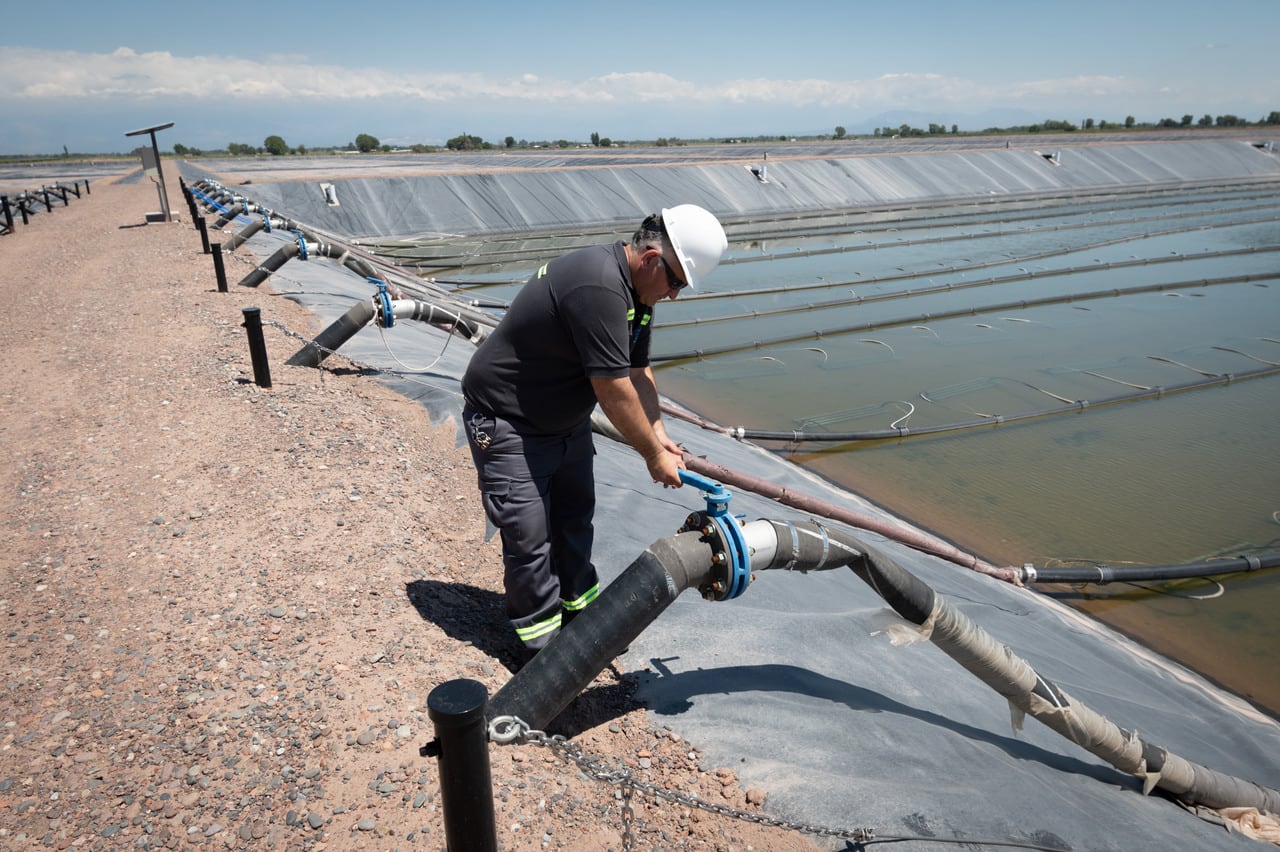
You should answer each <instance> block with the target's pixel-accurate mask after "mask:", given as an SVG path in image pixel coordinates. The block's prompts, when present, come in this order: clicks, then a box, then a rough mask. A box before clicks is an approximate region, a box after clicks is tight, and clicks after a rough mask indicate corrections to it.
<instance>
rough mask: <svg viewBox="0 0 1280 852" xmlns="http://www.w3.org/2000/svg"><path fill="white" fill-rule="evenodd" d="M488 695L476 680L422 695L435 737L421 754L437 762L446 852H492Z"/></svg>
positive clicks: (494, 836)
mask: <svg viewBox="0 0 1280 852" xmlns="http://www.w3.org/2000/svg"><path fill="white" fill-rule="evenodd" d="M488 697H489V695H488V692H487V691H486V690H485V688H484V684H482V683H480V682H479V681H474V680H467V679H460V680H451V681H448V682H446V683H442V684H440V685H439V686H437V687H436V688H435V689H433V690H431V693H430V694H429V695H428V696H427V715H428V716H430V717H431V721H432V723H433V724H434V725H435V729H436V738H435V740H433V741H432V742H431V743H429V744H428V745H425V746H423V747H422V749H421V754H422V755H423V756H424V757H436V758H439V763H440V799H441V805H442V806H443V809H444V835H445V847H446V848H448V849H449V852H469V850H476V852H494V850H496V849H497V848H498V835H497V830H496V829H495V828H494V821H493V778H492V776H491V775H490V771H489V738H488V735H487V729H488V723H487V721H486V720H485V706H486V705H487V703H488Z"/></svg>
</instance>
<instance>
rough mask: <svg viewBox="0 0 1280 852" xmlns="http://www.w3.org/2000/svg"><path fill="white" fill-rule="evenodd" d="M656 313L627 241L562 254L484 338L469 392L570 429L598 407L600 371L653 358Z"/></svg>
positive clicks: (484, 405) (467, 382) (540, 428)
mask: <svg viewBox="0 0 1280 852" xmlns="http://www.w3.org/2000/svg"><path fill="white" fill-rule="evenodd" d="M651 317H652V309H650V308H648V307H646V306H645V305H642V304H640V303H639V301H638V300H637V298H636V293H635V290H634V289H633V288H632V286H631V272H630V269H629V268H628V267H627V255H626V250H625V247H624V245H623V243H621V242H617V243H614V244H612V245H600V246H591V247H590V248H585V249H579V250H578V251H575V252H571V253H570V254H566V255H564V256H562V257H558V258H556V259H555V260H553V261H551V262H549V263H547V264H544V265H543V266H542V267H540V268H539V269H538V271H537V272H535V273H534V275H533V277H532V278H530V279H529V280H528V282H526V283H525V285H524V286H523V287H521V288H520V292H519V293H517V294H516V297H515V299H513V300H512V302H511V307H510V308H509V309H508V310H507V313H506V316H504V317H503V318H502V321H501V322H500V323H498V327H497V328H496V329H495V330H494V332H493V333H492V334H491V335H489V337H488V338H487V339H486V340H485V341H484V343H482V344H480V347H479V348H478V349H477V350H476V352H475V354H474V355H473V356H472V357H471V363H470V364H469V365H468V366H467V371H466V373H465V374H464V375H463V377H462V392H463V393H464V394H465V395H466V398H467V400H468V402H470V403H471V404H472V405H473V406H475V407H477V408H480V409H482V410H484V411H487V412H489V413H490V414H496V415H498V416H499V417H502V418H503V419H505V420H510V421H512V422H513V423H515V424H516V426H517V427H518V428H520V429H522V430H524V431H528V432H531V433H535V434H543V435H549V434H560V433H565V432H569V431H571V430H572V429H573V428H574V427H576V426H578V425H580V424H581V423H582V421H583V420H585V419H586V418H588V417H590V416H591V410H592V409H593V408H594V407H595V404H596V396H595V391H593V390H592V388H591V381H590V380H591V379H592V378H621V377H623V376H626V375H627V374H628V372H629V371H630V370H631V368H633V367H646V366H648V365H649V336H650V329H651V324H650V319H651Z"/></svg>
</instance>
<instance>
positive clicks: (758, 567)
mask: <svg viewBox="0 0 1280 852" xmlns="http://www.w3.org/2000/svg"><path fill="white" fill-rule="evenodd" d="M700 521H701V519H697V520H695V516H693V515H691V516H690V519H689V521H687V522H686V525H685V527H684V528H683V530H684V531H682V532H680V533H678V534H677V535H675V536H672V537H669V538H664V539H660V540H658V541H656V542H654V543H653V544H651V545H650V546H649V547H648V548H647V549H646V550H645V551H644V552H643V553H642V554H640V556H639V557H638V558H637V559H636V560H635V561H633V562H632V563H631V565H630V566H628V567H627V568H626V569H625V570H624V571H623V572H622V574H620V575H619V576H618V578H617V579H616V580H614V581H613V582H612V583H610V584H609V585H608V586H607V587H606V588H605V589H604V590H603V591H602V592H601V594H600V596H599V597H598V598H597V599H596V600H595V602H594V603H592V605H591V606H590V607H588V608H587V609H585V610H584V611H582V612H581V613H580V614H579V615H578V617H577V618H575V619H574V620H573V621H572V622H570V623H569V624H568V625H566V626H565V627H564V628H562V629H561V631H560V633H559V634H558V635H557V636H556V637H555V638H554V639H553V640H552V641H551V642H550V643H549V644H548V645H547V646H546V647H545V648H544V649H543V650H542V651H541V652H540V653H538V654H537V655H536V656H535V657H534V658H533V659H532V660H530V661H529V663H527V664H526V665H525V666H524V667H523V668H522V669H520V671H518V672H517V673H516V674H515V675H514V676H513V677H512V678H511V680H510V681H508V682H507V684H506V685H505V686H503V687H502V689H500V690H499V691H498V692H497V694H495V695H494V697H493V699H492V701H491V702H490V703H489V706H488V711H487V712H488V717H489V719H490V720H491V731H492V735H493V738H494V739H495V740H498V741H508V740H510V739H514V737H515V736H517V735H518V732H519V726H520V725H521V724H523V725H527V726H529V727H530V728H532V729H542V728H545V727H546V726H547V725H548V724H549V723H550V722H551V721H552V720H554V719H555V717H556V716H557V715H559V713H560V712H561V711H562V710H563V709H564V708H565V707H567V706H568V705H569V703H570V702H571V701H573V699H574V698H576V697H577V696H578V695H579V694H580V693H581V692H582V691H583V690H584V689H585V688H586V687H587V686H588V685H589V684H590V683H591V681H592V680H593V679H594V678H595V677H596V676H597V675H598V674H600V672H602V671H603V670H604V669H605V667H606V666H607V665H608V664H609V662H610V661H611V660H612V659H613V658H614V657H615V656H616V655H618V654H619V653H622V652H623V650H624V649H625V648H626V647H628V646H629V645H630V643H631V642H632V641H633V640H634V639H636V638H637V637H638V636H639V635H640V633H641V632H643V631H644V629H645V628H646V627H648V626H649V624H651V623H652V622H653V621H654V619H656V618H657V617H658V615H660V614H661V613H662V612H663V610H665V609H666V608H667V607H668V606H670V604H671V603H672V602H674V601H675V599H676V598H677V597H678V596H679V595H680V594H681V593H682V592H684V591H685V590H686V589H689V588H698V589H699V590H700V591H701V592H702V593H703V596H704V597H711V596H712V595H711V594H710V593H709V589H710V588H711V587H712V586H713V585H714V584H715V583H716V582H718V580H717V578H718V576H719V575H720V572H721V571H722V565H723V563H722V561H717V556H723V548H724V547H725V542H723V541H720V540H717V536H716V534H715V533H714V532H712V531H711V530H709V529H707V528H703V529H701V530H697V529H695V530H690V529H689V527H691V526H695V527H696V526H697V525H698V523H699V522H700ZM731 522H732V523H738V521H736V520H735V519H731ZM742 536H743V539H744V540H745V541H746V543H747V545H748V549H749V559H750V567H751V570H752V571H753V572H754V571H765V570H789V571H799V572H802V573H805V572H808V571H816V570H831V569H834V568H838V567H842V566H845V565H847V566H849V567H850V568H851V569H852V570H853V571H854V573H855V574H857V576H858V577H859V578H861V579H862V580H863V581H864V582H866V583H867V585H868V586H870V587H871V589H873V590H874V591H875V592H876V593H877V594H878V595H879V596H880V597H881V598H883V599H884V600H885V602H886V603H888V604H889V605H890V606H891V607H892V608H893V610H894V611H895V612H896V613H897V614H898V615H899V616H901V617H902V618H903V619H905V620H906V621H907V622H909V624H910V625H911V627H910V628H907V630H908V635H909V636H911V638H913V639H916V640H920V639H926V638H927V639H929V640H930V641H932V642H933V643H934V644H935V645H937V646H938V647H939V648H940V649H942V650H943V651H944V652H945V653H946V654H947V655H948V656H950V657H951V658H952V659H953V660H955V661H956V662H958V663H959V664H960V665H961V666H962V667H964V668H965V669H967V670H968V671H969V672H970V673H972V674H973V675H974V676H976V677H977V678H978V679H979V680H981V681H982V682H983V683H985V684H987V685H988V686H990V687H991V688H992V689H994V690H995V691H996V692H997V693H999V694H1000V695H1002V696H1004V698H1005V699H1006V700H1008V702H1009V703H1010V705H1011V707H1012V708H1013V709H1014V711H1015V712H1014V717H1013V718H1014V726H1015V729H1018V728H1020V727H1021V720H1022V718H1023V714H1029V715H1031V716H1033V717H1034V718H1035V719H1037V720H1038V721H1040V722H1041V723H1043V724H1044V725H1046V726H1047V727H1049V728H1051V729H1052V730H1054V731H1056V732H1058V733H1059V734H1061V735H1062V736H1064V737H1066V738H1067V739H1068V740H1070V741H1071V742H1073V743H1075V744H1076V745H1078V746H1080V747H1081V748H1083V749H1085V750H1086V751H1088V752H1090V753H1091V754H1093V755H1095V756H1096V757H1099V758H1101V759H1103V760H1105V761H1107V762H1108V763H1109V764H1110V765H1112V766H1113V767H1115V768H1117V769H1119V770H1121V771H1124V772H1127V773H1129V774H1131V775H1135V776H1137V777H1138V778H1140V779H1141V780H1142V782H1143V793H1144V794H1149V793H1150V792H1151V791H1152V790H1154V789H1159V790H1161V791H1163V792H1165V793H1168V794H1170V795H1171V796H1173V797H1174V798H1176V799H1177V800H1178V801H1180V802H1183V803H1185V804H1188V805H1203V806H1206V807H1208V808H1212V809H1215V810H1219V809H1224V808H1231V807H1246V808H1248V807H1251V808H1257V809H1258V810H1259V811H1262V812H1265V813H1270V814H1280V792H1278V791H1276V790H1274V789H1271V788H1268V787H1265V786H1263V785H1261V784H1257V783H1255V782H1252V781H1247V780H1244V779H1240V778H1236V777H1234V776H1231V775H1226V774H1224V773H1221V772H1218V771H1216V770H1213V769H1209V768H1208V767H1205V766H1202V765H1200V764H1197V763H1194V762H1192V761H1189V760H1186V759H1185V758H1182V757H1180V756H1178V755H1177V754H1175V753H1173V752H1172V751H1169V750H1168V749H1166V748H1164V747H1162V746H1159V745H1155V744H1152V743H1149V742H1147V741H1145V740H1143V739H1142V738H1141V737H1140V736H1139V735H1138V733H1137V732H1136V731H1135V730H1126V729H1124V728H1121V727H1119V726H1118V725H1116V724H1115V723H1113V722H1111V721H1110V720H1108V719H1107V718H1106V717H1104V716H1102V715H1101V714H1099V713H1097V712H1096V711H1094V710H1092V709H1090V708H1089V707H1087V706H1086V705H1084V704H1082V703H1080V702H1079V701H1076V700H1075V699H1073V698H1072V697H1071V696H1070V695H1068V694H1067V693H1066V692H1064V691H1063V690H1062V689H1061V688H1060V687H1058V686H1057V685H1055V684H1054V683H1053V682H1052V681H1050V680H1048V679H1047V678H1045V677H1043V676H1041V675H1040V674H1039V673H1038V672H1036V670H1035V669H1034V668H1032V666H1031V665H1030V664H1028V663H1027V662H1026V661H1024V660H1022V659H1021V658H1019V657H1018V656H1017V655H1016V654H1014V653H1013V652H1012V650H1010V649H1009V648H1008V647H1007V646H1005V645H1003V644H1001V643H999V642H997V641H996V640H995V639H994V638H992V637H991V636H990V635H989V634H987V633H986V631H984V630H983V629H982V628H981V627H980V626H978V625H977V624H975V623H974V622H973V621H972V620H971V619H969V618H968V616H966V615H964V614H963V613H961V612H960V611H959V610H957V609H956V608H955V607H953V606H952V605H951V604H950V603H949V602H947V601H946V600H945V599H944V598H943V597H942V596H941V595H938V594H937V593H936V592H935V591H934V590H933V589H932V588H931V587H930V586H929V585H928V584H926V583H925V582H923V581H922V580H920V579H919V578H917V577H916V576H914V575H913V574H911V573H910V572H909V571H907V570H906V569H904V568H902V567H901V566H899V565H898V564H897V563H896V562H894V561H893V560H892V559H890V558H889V557H888V556H886V555H885V554H883V553H880V552H878V551H876V550H874V549H872V548H869V547H867V546H866V545H865V544H864V543H863V542H861V541H860V540H859V539H857V538H855V537H854V536H852V535H848V534H846V533H843V532H841V531H839V530H833V529H829V528H827V527H824V526H822V525H821V524H819V523H817V522H815V521H800V522H789V521H768V520H760V521H754V522H751V523H747V524H743V525H742ZM895 644H900V641H897V640H895Z"/></svg>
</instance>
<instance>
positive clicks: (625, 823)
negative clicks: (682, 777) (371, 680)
mask: <svg viewBox="0 0 1280 852" xmlns="http://www.w3.org/2000/svg"><path fill="white" fill-rule="evenodd" d="M489 739H490V740H492V741H493V742H495V743H498V744H500V745H510V744H522V745H536V746H542V747H544V748H549V749H551V750H552V751H553V752H555V753H556V754H557V755H559V756H560V757H562V758H564V759H565V760H566V761H567V762H570V763H573V764H574V765H576V766H577V767H578V768H579V769H581V770H582V772H583V774H585V775H587V776H588V777H590V778H594V779H595V780H597V781H602V782H604V783H606V784H618V785H621V786H622V848H623V849H624V850H628V852H629V850H631V849H632V848H633V847H632V842H633V837H632V824H633V823H634V821H635V812H634V808H633V806H632V799H633V796H634V794H635V791H637V790H639V791H640V792H641V793H644V794H645V795H648V796H653V797H654V798H655V799H662V800H664V801H668V802H671V803H673V804H678V805H684V806H685V807H688V808H696V809H698V810H702V811H706V812H708V813H713V814H717V815H719V816H723V817H729V818H730V819H736V820H740V821H742V822H750V823H755V824H756V825H763V826H767V827H769V828H779V829H783V830H786V831H799V832H804V833H806V834H812V835H816V836H819V837H833V838H838V839H841V840H852V841H854V842H857V843H867V842H870V841H872V840H874V839H875V836H876V835H875V831H874V830H873V829H870V828H848V829H846V828H831V827H828V826H823V825H814V824H812V823H805V822H797V821H795V820H787V819H778V818H776V817H771V816H767V815H766V814H761V813H755V812H752V811H744V810H742V809H740V808H735V807H732V806H730V805H720V804H716V803H714V802H708V801H706V800H705V799H700V798H698V797H697V796H695V795H693V794H692V793H679V792H676V791H675V790H668V789H666V788H664V787H659V786H658V785H657V784H653V783H650V782H647V781H641V780H639V779H638V778H636V777H635V773H633V772H632V771H631V770H630V769H627V768H625V767H622V768H617V769H609V768H608V767H607V766H606V765H605V760H604V758H602V757H593V756H591V755H588V754H587V753H586V752H584V751H583V750H582V746H580V745H578V744H577V743H575V742H573V741H572V740H570V739H568V738H567V737H564V736H561V735H560V734H548V733H546V732H545V731H537V730H533V729H532V728H530V727H529V725H528V724H527V723H526V722H525V721H524V720H522V719H520V718H519V717H517V716H499V717H498V718H496V719H494V720H493V721H492V722H490V723H489Z"/></svg>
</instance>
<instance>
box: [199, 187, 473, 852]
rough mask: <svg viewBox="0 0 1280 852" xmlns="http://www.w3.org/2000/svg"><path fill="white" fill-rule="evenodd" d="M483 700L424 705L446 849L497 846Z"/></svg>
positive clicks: (260, 349) (257, 372)
mask: <svg viewBox="0 0 1280 852" xmlns="http://www.w3.org/2000/svg"><path fill="white" fill-rule="evenodd" d="M178 182H179V184H180V185H181V187H182V190H183V195H184V197H185V198H186V200H187V205H188V208H189V210H190V213H191V219H192V221H193V222H195V223H196V228H197V229H198V230H199V231H200V238H201V243H202V246H203V248H204V253H205V254H212V255H213V266H214V272H215V273H216V275H217V279H218V292H219V293H225V292H227V276H226V270H225V268H224V266H223V258H222V245H221V244H220V243H211V242H210V241H209V234H208V226H207V225H206V223H205V218H204V215H203V214H202V213H201V212H200V210H199V208H198V207H197V206H196V199H195V194H194V193H193V192H192V191H191V190H190V189H189V188H188V187H187V185H186V183H185V181H183V180H182V178H181V177H179V179H178ZM261 227H262V226H261V225H260V224H259V225H257V226H256V227H255V226H253V225H251V226H250V228H252V229H253V231H256V230H258V229H260V228H261ZM246 230H249V229H246ZM250 233H252V231H251V232H250ZM247 237H248V235H247V234H246V236H245V238H246V239H247ZM238 244H239V243H236V245H238ZM243 314H244V329H245V334H246V336H247V338H248V341H249V355H250V359H251V360H252V362H253V380H254V382H255V383H256V384H257V385H258V386H259V387H263V388H270V387H271V369H270V366H269V364H268V362H267V348H266V343H265V341H264V339H263V335H262V311H261V310H260V309H259V308H244V309H243ZM488 700H489V694H488V690H486V689H485V686H484V684H482V683H480V682H478V681H474V680H466V679H462V680H452V681H448V682H446V683H442V684H440V685H439V686H437V687H436V688H435V689H433V690H432V691H431V693H430V694H429V695H428V696H427V711H428V716H429V717H430V718H431V721H432V723H433V725H434V727H435V739H434V740H432V741H431V742H430V743H428V744H427V745H425V746H422V748H421V749H420V751H419V753H420V754H421V755H422V756H423V757H434V758H436V759H437V761H438V763H439V768H440V799H441V807H442V810H443V818H444V831H445V847H446V848H447V849H449V850H450V852H495V850H497V848H498V836H497V830H496V828H495V822H494V810H493V780H492V774H491V771H490V766H489V723H488V719H487V715H486V713H487V709H488Z"/></svg>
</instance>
